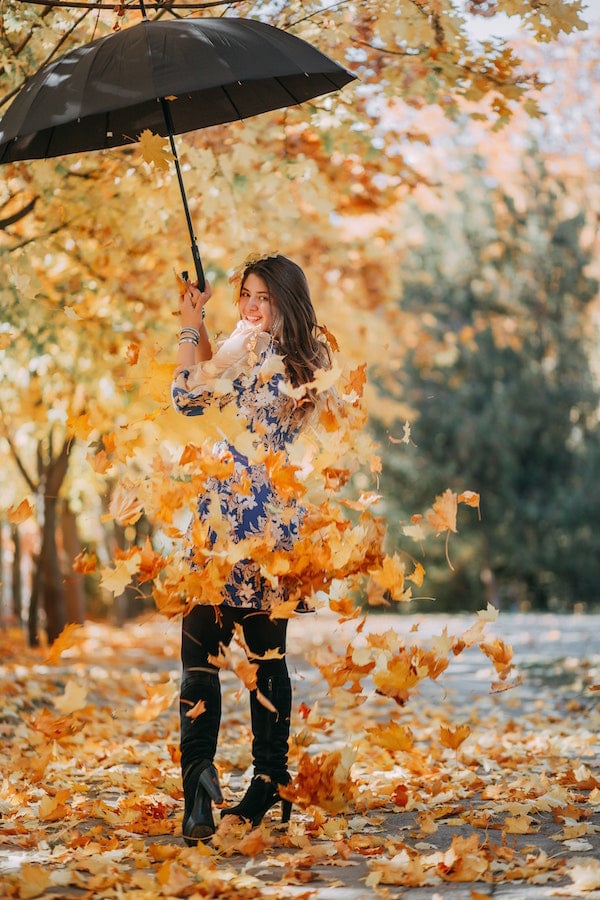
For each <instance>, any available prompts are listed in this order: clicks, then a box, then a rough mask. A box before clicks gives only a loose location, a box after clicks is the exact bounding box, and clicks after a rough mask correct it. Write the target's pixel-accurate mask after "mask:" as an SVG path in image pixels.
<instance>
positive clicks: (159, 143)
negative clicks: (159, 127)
mask: <svg viewBox="0 0 600 900" xmlns="http://www.w3.org/2000/svg"><path fill="white" fill-rule="evenodd" d="M139 142H140V149H141V151H142V157H143V159H144V162H147V163H154V165H155V166H156V167H157V169H168V168H169V162H170V161H171V160H173V159H174V158H175V157H174V156H173V154H172V153H171V151H170V150H167V148H166V146H165V138H163V137H161V136H160V135H159V134H153V133H152V132H151V131H150V129H149V128H145V129H144V131H142V133H141V134H140V136H139Z"/></svg>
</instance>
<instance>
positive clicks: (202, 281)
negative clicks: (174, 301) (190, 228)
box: [192, 241, 206, 291]
mask: <svg viewBox="0 0 600 900" xmlns="http://www.w3.org/2000/svg"><path fill="white" fill-rule="evenodd" d="M192 257H193V259H194V266H195V267H196V276H197V278H198V289H199V290H200V291H203V290H204V289H205V287H206V278H205V277H204V270H203V268H202V260H201V259H200V251H199V249H198V244H197V243H196V241H193V243H192Z"/></svg>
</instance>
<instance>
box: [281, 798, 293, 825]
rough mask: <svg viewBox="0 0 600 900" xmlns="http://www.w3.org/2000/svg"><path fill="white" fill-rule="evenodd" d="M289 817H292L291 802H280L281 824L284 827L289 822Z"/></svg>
mask: <svg viewBox="0 0 600 900" xmlns="http://www.w3.org/2000/svg"><path fill="white" fill-rule="evenodd" d="M291 815H292V801H291V800H282V801H281V824H282V825H286V824H287V823H288V822H289V821H290V816H291Z"/></svg>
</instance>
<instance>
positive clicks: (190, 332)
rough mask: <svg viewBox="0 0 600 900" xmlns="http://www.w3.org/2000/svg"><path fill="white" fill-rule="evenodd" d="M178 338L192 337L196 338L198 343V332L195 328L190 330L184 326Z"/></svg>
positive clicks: (189, 327)
mask: <svg viewBox="0 0 600 900" xmlns="http://www.w3.org/2000/svg"><path fill="white" fill-rule="evenodd" d="M179 337H193V338H196V340H197V341H199V340H200V332H199V331H198V329H197V328H192V327H191V325H189V326H188V325H186V326H185V328H182V329H181V331H180V332H179Z"/></svg>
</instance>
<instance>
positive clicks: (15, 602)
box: [11, 525, 23, 622]
mask: <svg viewBox="0 0 600 900" xmlns="http://www.w3.org/2000/svg"><path fill="white" fill-rule="evenodd" d="M12 544H13V559H12V573H11V583H12V609H11V614H12V615H13V616H14V617H15V619H16V621H17V622H21V619H22V616H23V579H22V578H21V535H20V534H19V529H18V527H17V525H13V528H12Z"/></svg>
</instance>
